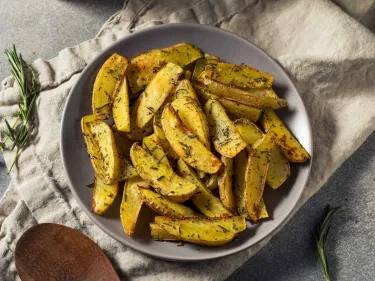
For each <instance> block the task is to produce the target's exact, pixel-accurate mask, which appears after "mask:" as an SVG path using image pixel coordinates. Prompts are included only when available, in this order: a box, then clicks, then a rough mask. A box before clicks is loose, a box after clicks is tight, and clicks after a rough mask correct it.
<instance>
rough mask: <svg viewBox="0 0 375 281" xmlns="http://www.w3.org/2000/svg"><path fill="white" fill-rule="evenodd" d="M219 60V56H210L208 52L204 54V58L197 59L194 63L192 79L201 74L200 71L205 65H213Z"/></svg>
mask: <svg viewBox="0 0 375 281" xmlns="http://www.w3.org/2000/svg"><path fill="white" fill-rule="evenodd" d="M218 62H219V58H218V57H216V56H212V55H209V54H204V58H202V59H198V60H197V62H196V63H195V67H194V72H193V77H192V78H193V80H197V79H198V77H199V76H200V75H201V73H202V71H203V70H204V68H205V67H206V65H215V64H217V63H218Z"/></svg>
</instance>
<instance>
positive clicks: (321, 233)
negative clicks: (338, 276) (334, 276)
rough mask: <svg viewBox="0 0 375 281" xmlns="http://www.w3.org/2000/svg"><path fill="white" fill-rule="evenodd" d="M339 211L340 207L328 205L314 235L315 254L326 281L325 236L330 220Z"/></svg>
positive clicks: (328, 279) (328, 280)
mask: <svg viewBox="0 0 375 281" xmlns="http://www.w3.org/2000/svg"><path fill="white" fill-rule="evenodd" d="M339 212H340V207H331V206H328V212H327V214H326V216H325V218H324V220H323V222H322V223H321V224H320V225H319V228H318V233H317V235H316V236H315V241H316V247H317V254H318V258H319V262H320V264H321V266H322V269H323V272H324V276H325V279H326V281H330V280H331V279H330V277H329V270H328V260H327V252H326V246H327V237H328V233H329V230H330V228H331V224H332V220H333V218H334V217H335V216H336V215H337V214H338V213H339Z"/></svg>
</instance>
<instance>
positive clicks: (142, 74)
mask: <svg viewBox="0 0 375 281" xmlns="http://www.w3.org/2000/svg"><path fill="white" fill-rule="evenodd" d="M201 57H202V53H201V51H200V50H199V49H198V48H196V47H195V46H193V45H191V44H189V43H180V44H177V45H173V46H170V47H168V48H163V49H156V50H151V51H148V52H146V53H143V54H140V55H138V56H136V57H134V58H132V59H131V63H130V66H129V70H128V72H127V76H128V80H129V86H130V89H131V91H132V93H133V96H135V94H137V93H138V92H139V91H140V90H142V89H143V88H144V87H145V86H146V85H147V84H148V83H149V82H150V81H151V80H152V78H154V76H155V73H156V72H157V71H158V70H159V69H160V68H161V67H162V66H163V65H164V64H165V63H167V62H172V63H174V64H177V65H179V66H181V67H184V66H185V65H188V64H190V63H192V62H194V61H196V60H197V59H199V58H201Z"/></svg>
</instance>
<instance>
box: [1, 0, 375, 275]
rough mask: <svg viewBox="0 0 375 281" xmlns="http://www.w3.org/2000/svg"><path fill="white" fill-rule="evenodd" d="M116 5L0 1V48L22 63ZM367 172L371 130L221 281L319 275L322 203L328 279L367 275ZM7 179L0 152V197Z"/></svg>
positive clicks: (373, 204)
mask: <svg viewBox="0 0 375 281" xmlns="http://www.w3.org/2000/svg"><path fill="white" fill-rule="evenodd" d="M25 3H26V4H25ZM122 5H123V1H122V0H96V1H93V0H91V1H90V0H75V1H64V0H61V1H58V0H30V1H27V2H24V1H21V0H13V1H2V3H1V11H0V15H1V16H0V26H1V28H0V38H1V39H0V50H4V49H5V48H10V47H11V44H13V43H15V44H16V45H17V46H18V51H19V52H21V53H22V54H23V56H24V57H25V59H26V60H28V61H32V60H33V59H36V58H38V57H43V58H45V59H48V58H52V57H54V56H56V55H57V53H58V52H59V51H60V50H61V49H63V48H64V47H67V46H73V45H76V44H78V43H80V42H82V41H84V40H87V39H89V38H92V37H94V36H95V35H96V33H97V32H98V31H99V29H100V27H101V26H102V24H103V23H104V22H105V21H106V20H107V19H108V18H109V17H110V16H111V15H112V14H114V13H115V12H116V11H118V10H119V9H120V8H121V7H122ZM56 11H58V13H57V12H56ZM72 31H74V32H72ZM34 52H36V53H35V54H33V53H34ZM8 75H9V67H8V64H7V62H6V58H5V56H4V55H3V56H0V77H1V78H5V77H6V76H8ZM374 171H375V133H373V134H372V135H371V136H370V137H369V138H368V139H367V140H366V142H365V143H364V144H363V145H362V146H361V147H360V148H359V149H358V150H357V151H356V152H355V153H354V154H353V155H352V156H351V157H350V158H349V159H348V160H347V161H346V162H345V163H344V164H343V165H342V166H341V167H340V168H339V169H338V170H337V171H336V172H335V173H334V175H332V176H331V178H330V179H329V181H328V182H327V184H326V185H325V186H323V187H322V189H321V190H320V191H319V192H318V193H317V194H315V195H314V196H313V197H312V198H311V199H310V200H309V201H308V202H307V203H306V204H305V205H304V206H303V207H302V208H301V209H300V210H299V211H298V213H297V214H296V215H295V216H294V218H293V219H292V220H291V221H290V222H289V223H288V224H287V225H286V226H285V227H284V228H283V229H282V230H281V231H280V232H279V233H278V234H277V235H276V236H275V237H274V238H273V239H272V240H271V242H270V243H269V244H268V245H267V246H266V247H264V248H263V249H262V250H261V251H260V252H259V253H258V254H256V255H255V256H254V257H253V258H251V259H249V260H248V261H247V262H246V263H245V264H244V265H243V266H242V267H241V268H240V269H238V270H237V271H236V272H234V273H233V274H232V275H231V276H230V277H229V278H228V279H227V281H234V280H263V281H268V280H269V281H273V280H276V281H284V280H285V281H293V280H296V281H297V280H298V281H300V280H306V281H309V280H324V276H323V274H322V271H321V268H320V265H319V263H318V259H317V257H316V253H315V242H314V233H315V231H316V229H317V226H318V224H319V222H320V220H321V218H322V216H323V214H324V211H325V208H326V206H327V205H328V204H330V205H333V206H342V207H343V209H344V211H343V212H342V213H341V215H340V217H339V218H338V219H337V220H336V221H335V222H334V224H333V226H332V229H331V235H330V239H329V245H328V257H329V261H330V267H331V275H332V280H348V281H349V280H350V281H352V280H360V281H367V280H368V281H372V280H374V276H375V239H374V233H375V222H374V220H373V219H372V218H373V217H374V216H375V172H374ZM9 181H10V178H9V177H8V176H7V175H6V170H5V165H4V162H3V159H2V156H0V197H1V196H2V194H3V193H4V192H5V190H6V187H7V186H8V184H9Z"/></svg>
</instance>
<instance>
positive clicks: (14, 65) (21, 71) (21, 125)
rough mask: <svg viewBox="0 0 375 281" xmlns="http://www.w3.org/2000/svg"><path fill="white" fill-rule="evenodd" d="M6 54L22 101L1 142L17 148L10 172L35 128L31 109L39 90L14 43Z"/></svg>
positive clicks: (31, 71)
mask: <svg viewBox="0 0 375 281" xmlns="http://www.w3.org/2000/svg"><path fill="white" fill-rule="evenodd" d="M5 54H6V56H7V57H8V61H9V64H10V67H11V72H12V75H13V76H14V78H15V80H16V83H17V86H18V88H19V90H20V93H21V101H20V102H19V103H18V107H19V112H18V113H17V115H16V116H17V118H16V120H15V122H14V123H13V126H10V125H9V122H8V121H7V120H5V124H6V130H5V131H4V134H5V135H6V138H5V139H4V140H3V141H1V142H0V148H2V149H9V150H14V149H16V152H15V154H14V158H13V162H12V164H11V165H10V167H9V169H8V174H9V173H10V171H11V170H12V169H13V166H14V165H15V163H16V162H17V159H18V156H19V155H20V153H21V151H22V149H23V148H24V147H25V145H26V144H27V142H28V140H29V138H30V135H31V133H32V132H33V130H34V126H33V125H32V124H31V122H30V121H31V120H30V119H31V111H32V109H33V106H34V104H35V99H36V97H37V93H38V92H37V81H36V77H35V73H34V71H33V69H32V68H31V67H30V66H29V65H27V64H26V62H25V61H24V60H23V59H22V55H21V54H17V50H16V46H15V45H13V49H12V50H10V51H8V50H5ZM8 140H11V141H12V144H11V145H9V146H6V142H7V141H8Z"/></svg>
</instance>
